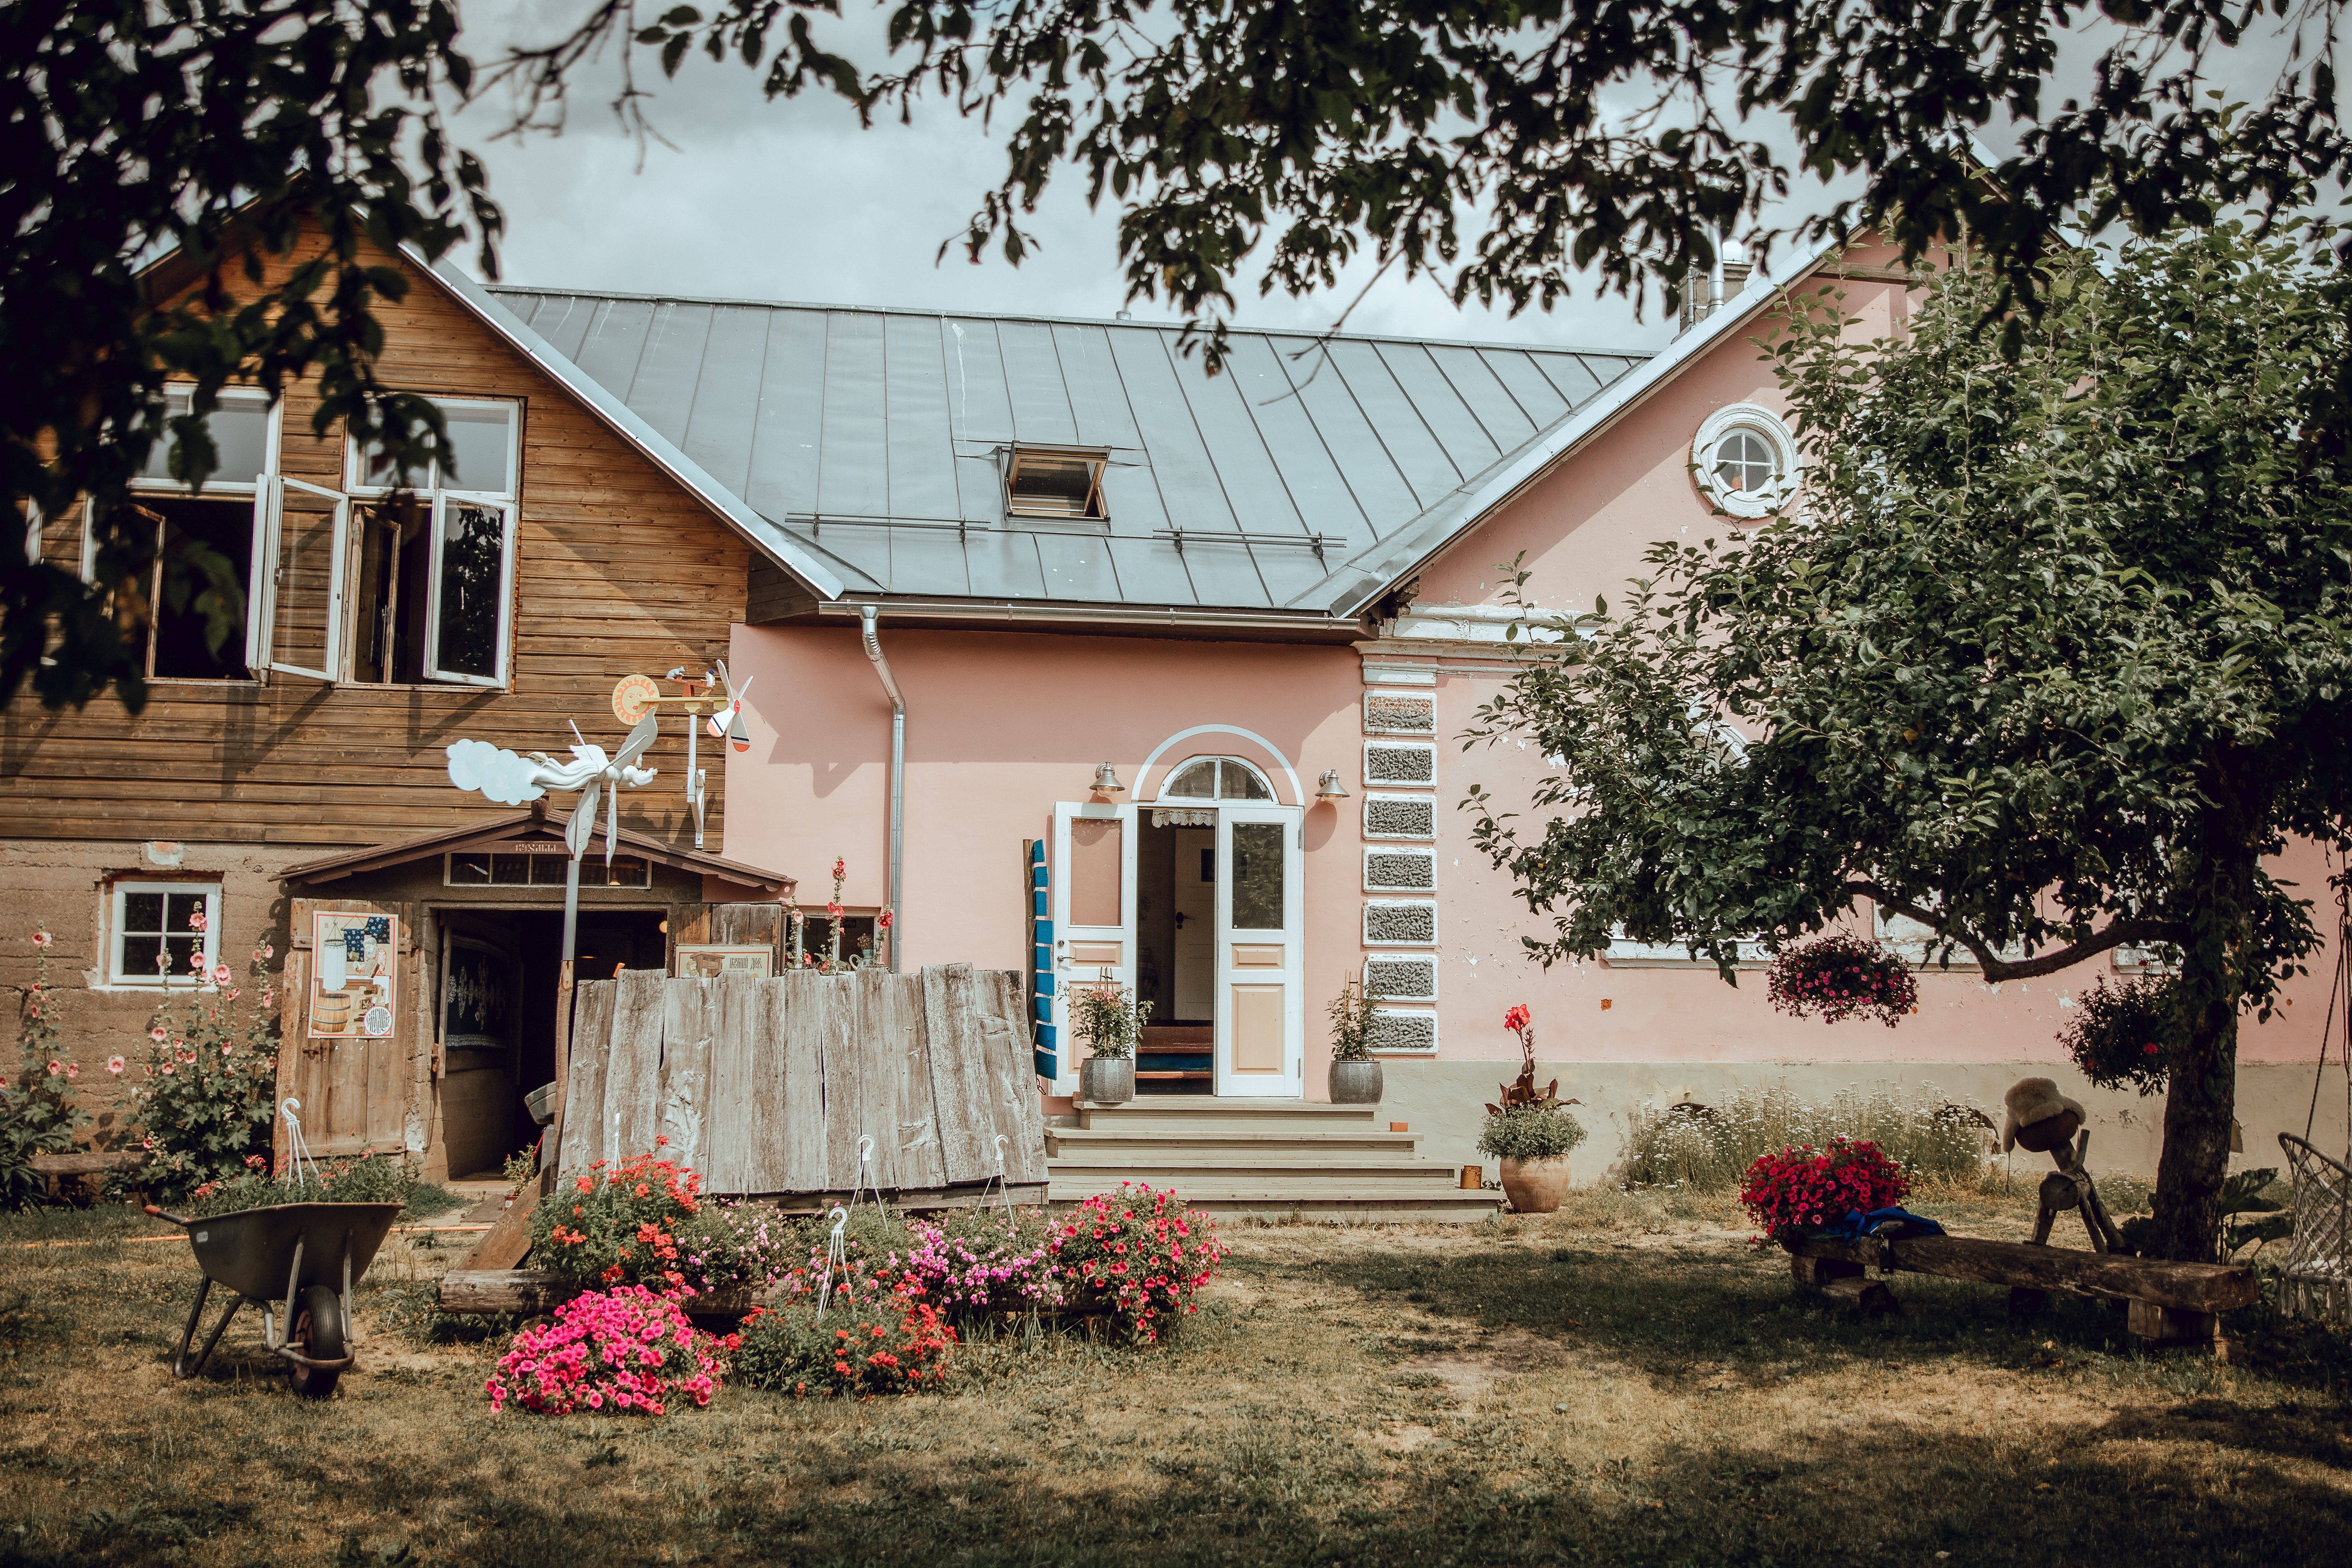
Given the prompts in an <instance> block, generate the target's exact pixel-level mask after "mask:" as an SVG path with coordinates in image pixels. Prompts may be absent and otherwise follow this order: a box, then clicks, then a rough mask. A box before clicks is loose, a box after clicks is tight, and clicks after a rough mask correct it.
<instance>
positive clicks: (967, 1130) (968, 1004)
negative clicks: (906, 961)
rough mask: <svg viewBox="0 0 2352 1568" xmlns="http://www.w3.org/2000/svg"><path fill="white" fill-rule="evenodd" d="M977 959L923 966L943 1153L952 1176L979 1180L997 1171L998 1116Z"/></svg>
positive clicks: (934, 1098) (951, 1178)
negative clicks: (979, 1011) (980, 1023)
mask: <svg viewBox="0 0 2352 1568" xmlns="http://www.w3.org/2000/svg"><path fill="white" fill-rule="evenodd" d="M975 989H976V987H975V984H974V980H973V976H972V970H971V964H969V963H950V964H939V965H932V966H928V967H926V968H925V969H924V971H923V1025H924V1028H925V1030H926V1032H927V1033H928V1034H929V1038H930V1047H931V1050H930V1056H931V1098H932V1101H933V1104H934V1107H935V1110H936V1114H937V1116H938V1118H939V1129H940V1161H941V1163H942V1164H943V1165H944V1166H945V1168H946V1172H947V1179H948V1181H949V1182H950V1184H952V1183H956V1182H977V1181H982V1180H984V1179H986V1178H987V1177H989V1176H992V1175H994V1174H995V1173H996V1156H995V1152H994V1149H993V1147H992V1145H991V1143H990V1142H989V1137H990V1134H991V1132H992V1131H994V1118H993V1117H992V1115H991V1114H990V1112H989V1110H988V1109H987V1107H988V1100H989V1090H988V1069H987V1067H986V1065H985V1064H984V1063H983V1061H982V1058H981V1037H980V1030H979V1029H978V1027H977V1026H976V1024H975V1020H974V1019H973V1016H972V1012H973V1008H974V1007H975V1005H977V1000H978V999H977V997H976V996H975V995H974V991H975Z"/></svg>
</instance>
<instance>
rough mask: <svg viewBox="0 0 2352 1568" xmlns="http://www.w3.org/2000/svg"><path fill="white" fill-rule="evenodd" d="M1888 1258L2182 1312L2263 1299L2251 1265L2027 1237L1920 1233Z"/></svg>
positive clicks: (1990, 1281) (1832, 1249)
mask: <svg viewBox="0 0 2352 1568" xmlns="http://www.w3.org/2000/svg"><path fill="white" fill-rule="evenodd" d="M1878 1245H1879V1244H1878V1243H1876V1242H1874V1241H1873V1242H1851V1241H1831V1240H1823V1239H1820V1238H1814V1237H1808V1238H1806V1239H1804V1240H1801V1241H1798V1242H1794V1243H1791V1244H1790V1248H1789V1249H1790V1251H1791V1252H1794V1253H1796V1254H1798V1255H1799V1256H1801V1257H1805V1258H1829V1259H1833V1260H1835V1261H1839V1262H1848V1263H1861V1264H1865V1265H1867V1264H1871V1263H1875V1262H1877V1261H1878V1260H1879V1254H1878ZM1885 1258H1886V1266H1887V1267H1889V1268H1897V1269H1907V1270H1909V1271H1911V1272H1913V1273H1916V1274H1939V1275H1942V1276H1944V1277H1945V1278H1947V1279H1974V1280H1978V1281H1979V1282H1981V1283H1983V1284H1987V1285H2008V1286H2011V1287H2021V1288H2023V1289H2033V1290H2073V1291H2077V1292H2080V1293H2081V1294H2084V1295H2087V1296H2102V1297H2106V1298H2109V1299H2111V1300H2128V1301H2146V1302H2148V1303H2149V1304H2151V1305H2153V1306H2158V1307H2168V1308H2170V1309H2171V1310H2175V1311H2181V1312H2218V1311H2227V1310H2231V1309H2233V1308H2238V1307H2249V1306H2252V1305H2253V1303H2254V1302H2255V1301H2257V1300H2261V1298H2262V1290H2261V1288H2260V1286H2259V1285H2258V1284H2257V1283H2256V1281H2255V1279H2254V1271H2253V1270H2252V1268H2236V1267H2232V1266H2230V1265H2227V1264H2221V1263H2173V1262H2168V1261H2166V1260H2164V1259H2162V1258H2125V1257H2122V1256H2119V1255H2118V1254H2116V1253H2112V1252H2077V1251H2075V1250H2074V1248H2072V1247H2036V1246H2034V1245H2032V1243H2030V1242H2022V1241H1983V1240H1979V1239H1978V1238H1976V1237H1966V1236H1922V1237H1913V1238H1911V1239H1910V1240H1908V1241H1895V1242H1889V1243H1887V1244H1886V1253H1885Z"/></svg>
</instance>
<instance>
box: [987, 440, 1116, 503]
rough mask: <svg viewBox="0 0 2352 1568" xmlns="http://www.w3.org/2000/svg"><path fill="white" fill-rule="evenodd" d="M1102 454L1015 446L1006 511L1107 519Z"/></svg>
mask: <svg viewBox="0 0 2352 1568" xmlns="http://www.w3.org/2000/svg"><path fill="white" fill-rule="evenodd" d="M1103 463H1104V455H1103V454H1102V453H1100V452H1066V451H1040V450H1037V449H1035V448H1034V447H1014V448H1013V458H1012V462H1011V463H1010V465H1009V466H1008V467H1007V468H1005V471H1004V510H1006V511H1007V512H1009V513H1010V514H1011V515H1013V516H1014V517H1060V518H1087V519H1094V518H1103V517H1108V516H1109V515H1110V514H1109V512H1108V510H1106V509H1105V507H1104V504H1103V486H1102V478H1103Z"/></svg>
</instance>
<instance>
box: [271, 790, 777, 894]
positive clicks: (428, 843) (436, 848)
mask: <svg viewBox="0 0 2352 1568" xmlns="http://www.w3.org/2000/svg"><path fill="white" fill-rule="evenodd" d="M571 815H572V814H571V813H569V812H562V813H557V812H552V811H541V810H538V809H533V810H530V811H519V812H515V813H513V814H512V815H510V816H499V817H494V818H492V819H490V820H489V821H487V822H474V823H468V824H467V825H466V826H463V827H451V828H445V829H443V830H442V831H441V832H438V833H427V834H424V835H422V836H420V837H415V838H404V839H401V840H399V841H398V842H396V843H392V844H378V845H375V846H373V847H370V848H366V849H347V850H345V851H343V852H342V853H341V854H338V855H322V856H320V858H317V859H315V860H304V861H301V862H299V864H296V865H292V866H289V867H288V868H286V869H285V870H284V871H283V872H281V873H280V875H281V876H282V877H283V878H284V879H286V880H287V881H289V882H306V883H316V882H334V881H340V880H341V879H343V878H345V877H352V876H357V875H359V874H360V873H362V872H365V871H382V870H385V869H387V868H391V867H394V866H404V865H407V864H409V863H411V862H412V861H416V860H425V859H431V858H436V857H439V856H442V855H446V854H449V853H451V852H453V851H456V850H464V849H475V848H485V847H489V846H491V845H495V844H500V843H512V842H513V841H515V840H516V839H519V838H547V839H551V840H553V841H554V842H555V843H558V844H561V843H562V841H563V829H564V825H565V824H566V823H567V822H569V821H570V820H571ZM597 831H598V832H599V833H600V834H601V833H602V832H603V831H604V830H603V829H602V828H599V829H598V830H597ZM620 845H621V847H622V848H624V849H625V850H626V851H627V852H628V853H630V854H632V855H642V856H644V857H645V858H646V859H647V860H650V861H652V862H653V863H654V864H655V865H657V866H668V867H671V868H675V869H677V870H680V871H689V872H692V873H694V874H696V875H698V876H704V877H717V878H719V879H722V880H725V881H729V882H736V883H740V884H741V885H743V886H745V887H751V888H757V889H760V890H761V892H764V893H771V894H773V895H775V896H776V897H778V898H786V897H789V896H790V895H791V893H792V891H793V889H794V888H796V887H798V886H799V883H798V881H797V880H796V879H793V878H791V877H787V876H785V875H784V874H783V873H782V872H781V871H766V870H762V869H761V868H759V867H757V866H746V865H744V864H743V863H742V862H741V861H740V860H729V859H726V858H722V857H720V856H717V855H709V854H705V853H704V852H703V851H701V850H699V849H681V848H679V847H677V846H676V845H674V844H669V843H666V842H664V841H663V840H661V839H659V838H655V837H650V836H648V835H646V834H643V833H636V832H632V831H631V830H630V829H628V828H623V829H621V837H620Z"/></svg>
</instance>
